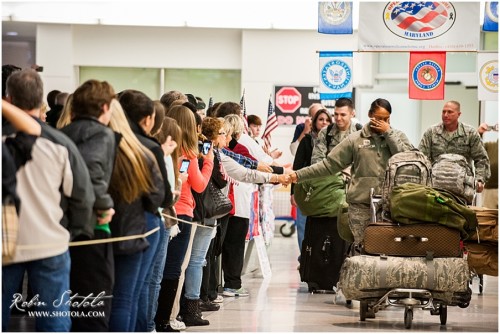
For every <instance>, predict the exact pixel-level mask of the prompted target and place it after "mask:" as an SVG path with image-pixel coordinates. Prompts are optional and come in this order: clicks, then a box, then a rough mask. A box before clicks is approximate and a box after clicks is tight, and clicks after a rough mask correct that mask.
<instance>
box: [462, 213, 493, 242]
mask: <svg viewBox="0 0 500 334" xmlns="http://www.w3.org/2000/svg"><path fill="white" fill-rule="evenodd" d="M470 208H471V209H472V210H474V212H475V213H476V217H477V224H478V226H477V228H478V230H477V232H476V231H474V232H472V233H471V235H470V237H469V240H471V241H478V240H479V241H490V242H498V209H487V208H482V207H478V206H470ZM478 233H479V238H478Z"/></svg>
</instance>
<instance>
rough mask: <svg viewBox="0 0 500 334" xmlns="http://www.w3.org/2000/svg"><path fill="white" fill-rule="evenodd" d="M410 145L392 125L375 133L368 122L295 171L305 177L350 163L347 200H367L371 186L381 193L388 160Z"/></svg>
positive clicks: (332, 172)
mask: <svg viewBox="0 0 500 334" xmlns="http://www.w3.org/2000/svg"><path fill="white" fill-rule="evenodd" d="M413 148H414V147H413V145H412V144H411V143H410V141H409V140H408V138H407V137H406V135H405V134H404V133H403V132H401V131H399V130H396V129H393V128H391V129H390V130H389V131H388V132H386V133H384V134H383V135H378V134H375V133H372V131H371V130H370V126H369V123H368V124H365V126H363V129H362V130H361V131H357V132H354V133H351V134H350V135H349V136H348V137H347V138H346V139H344V140H343V141H342V142H340V143H339V144H338V145H337V146H335V148H334V149H333V150H331V151H330V153H329V154H328V156H327V157H326V158H325V159H323V160H321V161H319V162H317V163H315V164H314V165H311V166H309V167H306V168H302V169H301V170H299V171H297V175H298V178H299V181H305V180H308V179H314V178H317V177H322V176H325V175H330V174H335V173H338V172H340V171H342V170H343V169H344V168H346V167H348V166H351V184H350V186H349V190H348V191H347V202H348V203H349V204H351V203H362V204H370V188H374V189H375V193H376V194H380V193H381V186H382V183H383V181H384V176H385V168H386V165H387V160H389V158H390V157H391V156H392V155H394V154H396V153H398V152H403V151H408V150H411V149H413Z"/></svg>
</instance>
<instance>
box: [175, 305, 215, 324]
mask: <svg viewBox="0 0 500 334" xmlns="http://www.w3.org/2000/svg"><path fill="white" fill-rule="evenodd" d="M182 320H183V321H184V323H185V324H186V326H188V327H189V326H208V325H210V322H209V321H208V320H206V319H203V317H202V315H201V311H200V300H199V299H186V313H184V316H183V317H182Z"/></svg>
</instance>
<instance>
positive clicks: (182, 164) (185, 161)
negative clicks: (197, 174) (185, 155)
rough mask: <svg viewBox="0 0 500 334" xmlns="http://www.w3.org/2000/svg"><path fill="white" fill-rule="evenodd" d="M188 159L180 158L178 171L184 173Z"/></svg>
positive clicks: (187, 165)
mask: <svg viewBox="0 0 500 334" xmlns="http://www.w3.org/2000/svg"><path fill="white" fill-rule="evenodd" d="M189 163H190V161H189V160H187V159H184V160H182V163H181V167H180V168H179V173H185V172H187V170H188V167H189Z"/></svg>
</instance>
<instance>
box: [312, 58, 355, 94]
mask: <svg viewBox="0 0 500 334" xmlns="http://www.w3.org/2000/svg"><path fill="white" fill-rule="evenodd" d="M319 77H320V80H319V96H320V99H321V100H336V99H338V98H341V97H349V98H351V97H352V87H353V83H352V81H353V80H352V52H347V51H345V52H333V51H321V52H320V53H319Z"/></svg>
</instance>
